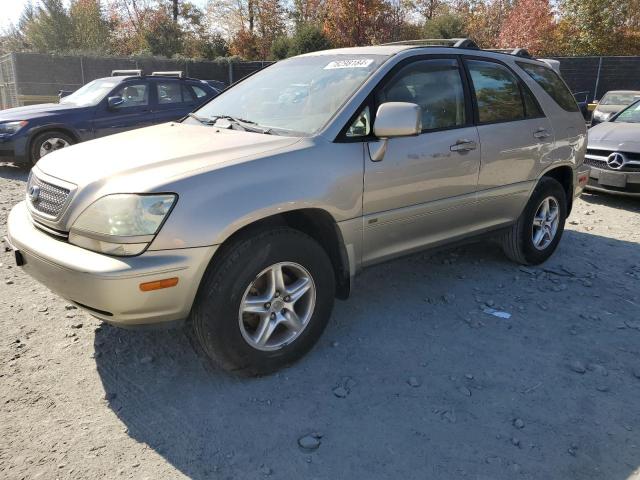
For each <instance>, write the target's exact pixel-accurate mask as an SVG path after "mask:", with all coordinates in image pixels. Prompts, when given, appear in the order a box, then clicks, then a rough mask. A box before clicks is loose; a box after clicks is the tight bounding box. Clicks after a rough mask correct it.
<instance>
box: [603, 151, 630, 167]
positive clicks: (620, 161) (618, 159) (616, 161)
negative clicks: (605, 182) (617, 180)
mask: <svg viewBox="0 0 640 480" xmlns="http://www.w3.org/2000/svg"><path fill="white" fill-rule="evenodd" d="M625 163H627V157H625V156H624V155H623V154H621V153H618V152H613V153H612V154H611V155H609V156H608V157H607V165H608V166H609V168H611V169H613V170H620V169H621V168H622V167H624V164H625Z"/></svg>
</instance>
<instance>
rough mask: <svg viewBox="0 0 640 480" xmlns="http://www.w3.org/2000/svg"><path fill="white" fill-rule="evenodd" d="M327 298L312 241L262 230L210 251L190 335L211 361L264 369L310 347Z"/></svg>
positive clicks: (326, 267) (330, 282)
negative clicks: (217, 251)
mask: <svg viewBox="0 0 640 480" xmlns="http://www.w3.org/2000/svg"><path fill="white" fill-rule="evenodd" d="M334 295H335V279H334V273H333V269H332V266H331V261H330V259H329V257H328V256H327V254H326V252H325V251H324V249H323V248H322V247H321V246H320V245H319V244H318V243H317V242H316V241H315V240H313V239H312V238H311V237H309V236H307V235H305V234H303V233H301V232H298V231H296V230H291V229H288V228H277V229H272V230H268V231H264V232H262V233H259V234H256V235H252V236H250V237H247V238H244V239H239V240H238V241H236V242H234V243H233V244H232V245H231V246H230V247H227V248H226V249H225V251H224V252H221V255H220V256H216V258H215V260H214V262H213V264H212V265H211V266H210V267H209V269H208V270H207V272H206V273H205V275H204V278H203V280H202V283H201V285H200V290H199V292H198V296H197V298H196V302H195V304H194V308H193V310H192V317H191V321H192V328H193V333H194V337H195V339H196V340H197V341H198V343H199V346H200V347H202V351H203V353H205V354H206V356H207V357H208V358H209V359H210V360H211V361H212V362H213V363H214V364H215V365H216V366H219V367H222V368H224V369H225V370H230V371H233V372H236V373H240V374H245V375H260V374H266V373H270V372H273V371H275V370H277V369H279V368H281V367H283V366H285V365H287V364H289V363H292V362H294V361H295V360H297V359H299V358H300V357H301V356H303V355H304V354H305V353H306V352H307V351H309V350H310V349H311V348H312V347H313V345H314V344H315V343H316V341H317V340H318V338H319V337H320V335H321V334H322V332H323V331H324V328H325V326H326V324H327V321H328V319H329V316H330V315H331V310H332V308H333V300H334Z"/></svg>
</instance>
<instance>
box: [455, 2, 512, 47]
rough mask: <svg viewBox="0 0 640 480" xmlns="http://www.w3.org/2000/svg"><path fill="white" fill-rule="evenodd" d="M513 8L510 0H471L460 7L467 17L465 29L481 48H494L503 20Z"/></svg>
mask: <svg viewBox="0 0 640 480" xmlns="http://www.w3.org/2000/svg"><path fill="white" fill-rule="evenodd" d="M510 8H511V3H510V0H487V1H486V2H485V1H482V0H471V2H469V3H467V4H463V5H462V6H461V7H460V13H461V14H462V16H463V17H464V19H465V30H466V32H467V35H468V36H469V37H470V38H472V39H473V40H474V41H475V42H476V43H477V44H478V46H479V47H480V48H494V47H496V45H498V37H499V36H500V29H501V28H502V22H503V21H504V19H505V18H506V16H507V14H508V13H509V10H510Z"/></svg>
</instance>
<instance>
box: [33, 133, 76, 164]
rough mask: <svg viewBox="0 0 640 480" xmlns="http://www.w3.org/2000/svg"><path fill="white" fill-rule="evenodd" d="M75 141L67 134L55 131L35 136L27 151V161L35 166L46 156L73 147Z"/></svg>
mask: <svg viewBox="0 0 640 480" xmlns="http://www.w3.org/2000/svg"><path fill="white" fill-rule="evenodd" d="M74 143H76V142H75V140H74V139H73V138H72V137H71V136H70V135H68V134H66V133H64V132H60V131H57V130H52V131H48V132H43V133H40V134H38V135H36V136H35V138H34V139H33V141H32V142H31V148H30V149H29V159H30V160H31V164H32V165H35V164H36V163H38V160H40V159H41V158H42V157H44V156H45V155H46V154H48V153H50V152H53V151H55V150H60V149H61V148H66V147H69V146H71V145H73V144H74Z"/></svg>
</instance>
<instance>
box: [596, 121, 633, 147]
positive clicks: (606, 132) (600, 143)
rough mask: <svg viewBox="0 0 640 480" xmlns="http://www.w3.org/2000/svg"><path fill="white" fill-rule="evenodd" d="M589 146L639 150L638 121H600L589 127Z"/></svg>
mask: <svg viewBox="0 0 640 480" xmlns="http://www.w3.org/2000/svg"><path fill="white" fill-rule="evenodd" d="M589 148H605V149H608V150H624V151H627V152H640V123H624V122H604V123H600V124H598V125H596V126H595V127H592V128H590V129H589Z"/></svg>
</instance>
